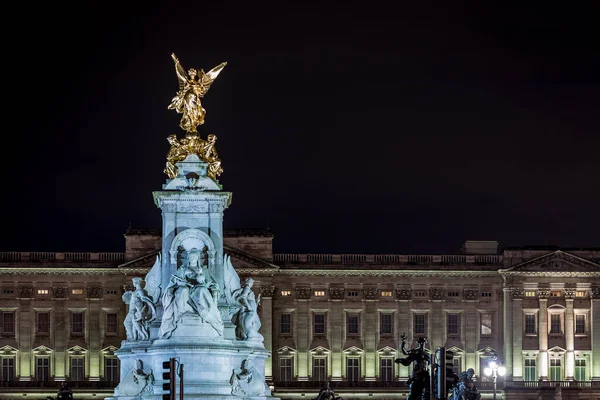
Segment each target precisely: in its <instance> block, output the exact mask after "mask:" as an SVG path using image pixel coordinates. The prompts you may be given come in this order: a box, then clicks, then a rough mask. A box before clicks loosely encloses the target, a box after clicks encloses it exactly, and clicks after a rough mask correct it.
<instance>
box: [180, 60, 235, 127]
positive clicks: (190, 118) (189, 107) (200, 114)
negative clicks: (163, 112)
mask: <svg viewBox="0 0 600 400" xmlns="http://www.w3.org/2000/svg"><path fill="white" fill-rule="evenodd" d="M171 57H172V58H173V61H175V72H176V74H177V80H178V81H179V91H178V92H177V94H176V95H175V97H173V100H171V104H169V107H168V108H169V110H175V111H177V113H179V114H183V115H182V117H181V121H180V123H179V126H180V127H181V129H183V130H184V131H186V136H189V135H197V134H198V131H197V127H198V125H202V124H203V123H204V117H205V115H206V110H205V109H204V107H202V103H201V101H200V99H201V98H203V97H204V95H205V94H206V93H207V92H208V89H210V86H211V85H212V83H213V82H214V81H215V79H216V78H217V76H218V75H219V73H220V72H221V70H222V69H223V68H224V67H225V65H227V63H226V62H223V63H221V64H219V65H217V66H216V67H214V68H213V69H211V70H210V71H208V72H204V70H203V69H201V70H200V71H196V70H195V69H194V68H190V69H189V70H188V72H187V73H186V72H185V70H184V69H183V67H182V66H181V63H180V62H179V59H178V58H177V56H175V54H174V53H173V54H171Z"/></svg>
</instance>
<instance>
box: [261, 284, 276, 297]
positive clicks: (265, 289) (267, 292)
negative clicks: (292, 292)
mask: <svg viewBox="0 0 600 400" xmlns="http://www.w3.org/2000/svg"><path fill="white" fill-rule="evenodd" d="M260 295H261V297H273V296H275V286H273V285H271V286H261V287H260Z"/></svg>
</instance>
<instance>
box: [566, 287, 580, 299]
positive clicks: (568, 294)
mask: <svg viewBox="0 0 600 400" xmlns="http://www.w3.org/2000/svg"><path fill="white" fill-rule="evenodd" d="M576 294H577V291H576V290H575V289H571V288H569V289H564V290H563V296H565V299H574V298H575V296H576Z"/></svg>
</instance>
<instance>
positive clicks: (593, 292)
mask: <svg viewBox="0 0 600 400" xmlns="http://www.w3.org/2000/svg"><path fill="white" fill-rule="evenodd" d="M590 298H591V299H594V300H600V286H592V288H591V289H590Z"/></svg>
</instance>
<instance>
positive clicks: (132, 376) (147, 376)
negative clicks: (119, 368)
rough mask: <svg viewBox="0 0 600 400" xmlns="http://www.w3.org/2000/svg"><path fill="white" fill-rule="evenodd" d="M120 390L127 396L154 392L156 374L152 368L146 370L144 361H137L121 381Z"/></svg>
mask: <svg viewBox="0 0 600 400" xmlns="http://www.w3.org/2000/svg"><path fill="white" fill-rule="evenodd" d="M118 392H119V393H120V394H122V395H125V396H139V395H145V394H153V393H154V374H153V373H152V370H151V369H149V370H144V362H143V361H142V360H139V359H138V360H137V361H136V366H135V367H134V368H131V369H130V370H129V371H127V373H126V374H125V377H124V378H123V380H122V381H121V383H119V386H118Z"/></svg>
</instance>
